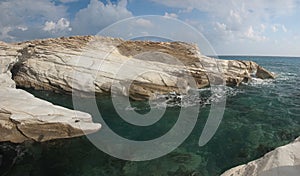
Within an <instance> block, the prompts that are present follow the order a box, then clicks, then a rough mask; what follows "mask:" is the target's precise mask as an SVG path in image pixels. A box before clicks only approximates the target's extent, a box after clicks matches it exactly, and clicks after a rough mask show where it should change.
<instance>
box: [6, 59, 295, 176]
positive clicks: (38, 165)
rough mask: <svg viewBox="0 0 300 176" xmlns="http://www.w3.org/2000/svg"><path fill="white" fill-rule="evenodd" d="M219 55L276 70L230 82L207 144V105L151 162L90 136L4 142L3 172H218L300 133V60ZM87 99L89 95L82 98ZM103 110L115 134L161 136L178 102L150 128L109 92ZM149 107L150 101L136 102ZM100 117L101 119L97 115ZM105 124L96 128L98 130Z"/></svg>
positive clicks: (65, 100) (71, 175) (54, 98)
mask: <svg viewBox="0 0 300 176" xmlns="http://www.w3.org/2000/svg"><path fill="white" fill-rule="evenodd" d="M220 58H221V59H236V60H252V61H255V62H257V63H258V64H260V65H262V66H263V67H265V68H267V69H268V70H270V71H272V72H274V73H275V74H276V75H277V77H276V79H275V80H264V81H263V80H260V79H253V80H252V81H251V82H250V83H247V84H242V85H240V86H239V87H228V88H226V91H227V101H226V109H225V113H224V117H223V120H222V122H221V124H220V127H219V128H218V130H217V132H216V134H215V135H214V137H213V138H212V139H211V140H210V141H209V143H208V144H206V145H205V146H202V147H199V145H198V140H199V135H200V134H201V132H202V130H203V127H204V125H205V122H206V120H207V116H208V113H209V110H210V104H209V103H207V104H205V105H203V106H202V107H201V109H200V113H199V115H198V121H197V124H196V125H195V128H194V129H193V131H192V133H191V135H190V136H189V137H188V138H187V140H185V141H184V142H183V144H182V145H180V146H179V147H178V148H177V149H176V150H174V151H173V152H171V153H169V154H168V155H166V156H163V157H160V158H158V159H154V160H150V161H141V162H134V161H125V160H121V159H117V158H114V157H111V156H109V155H108V154H106V153H104V152H102V151H101V150H99V149H98V148H97V147H95V146H94V145H93V144H92V143H91V142H90V141H89V139H88V138H87V137H85V136H83V137H78V138H73V139H64V140H55V141H50V142H46V143H42V144H40V143H25V144H18V145H16V144H11V143H1V144H0V164H1V165H0V175H20V176H27V175H28V176H29V175H32V176H40V175H49V176H53V175H56V176H63V175H64V176H96V175H97V176H98V175H109V176H121V175H124V176H135V175H141V176H147V175H153V176H156V175H164V176H167V175H170V176H176V175H178V176H181V175H193V176H196V175H205V176H206V175H208V176H214V175H220V174H221V173H223V172H224V171H226V170H227V169H229V168H232V167H234V166H237V165H240V164H244V163H247V162H249V161H251V160H253V159H256V158H259V157H261V156H263V155H264V154H265V153H267V152H268V151H271V150H272V149H274V148H276V147H278V146H281V145H284V144H287V143H289V142H291V141H293V140H294V139H295V138H296V137H298V136H300V69H299V68H300V58H292V57H256V56H248V57H245V56H243V57H242V56H222V57H220ZM27 91H29V92H31V93H32V94H34V95H35V96H37V97H40V98H42V99H45V100H48V101H50V102H52V103H54V104H57V105H62V106H64V107H68V108H73V106H72V97H71V96H70V95H61V94H56V93H52V92H46V91H34V90H30V89H27ZM83 101H84V100H83ZM97 104H98V107H99V111H100V112H101V114H102V116H103V118H104V120H105V121H106V123H107V124H108V125H109V126H110V127H111V129H113V130H114V131H115V132H116V133H118V134H122V135H123V136H124V137H126V138H129V139H135V140H149V139H153V138H156V137H158V136H160V135H162V134H164V133H166V132H167V131H168V130H170V129H171V128H172V126H173V125H174V123H176V121H177V118H178V113H179V111H180V109H181V108H184V107H178V106H176V105H174V106H169V107H168V108H167V111H166V113H165V114H164V117H163V118H162V119H161V120H159V121H158V122H157V123H156V124H155V125H152V126H150V127H135V126H133V125H130V124H128V123H126V122H125V121H124V120H123V119H121V118H120V117H119V116H118V114H117V113H116V111H115V109H114V107H113V105H112V102H111V98H110V96H102V97H99V98H98V99H97ZM132 106H133V108H128V111H130V110H136V111H138V112H140V113H147V111H148V110H149V108H150V107H149V104H147V102H133V103H132ZM93 118H94V120H95V121H97V117H95V115H94V116H93ZM100 132H101V130H100V131H99V133H100Z"/></svg>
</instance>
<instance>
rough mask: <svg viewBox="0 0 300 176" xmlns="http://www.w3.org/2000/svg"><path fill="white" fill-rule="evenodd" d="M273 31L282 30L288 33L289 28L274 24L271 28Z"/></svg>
mask: <svg viewBox="0 0 300 176" xmlns="http://www.w3.org/2000/svg"><path fill="white" fill-rule="evenodd" d="M271 29H272V31H273V32H278V31H280V30H281V31H283V32H287V31H288V30H287V28H286V27H285V25H283V24H273V25H272V26H271Z"/></svg>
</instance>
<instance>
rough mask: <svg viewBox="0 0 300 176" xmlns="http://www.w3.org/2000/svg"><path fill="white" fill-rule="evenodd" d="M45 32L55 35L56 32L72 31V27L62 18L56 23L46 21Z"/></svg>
mask: <svg viewBox="0 0 300 176" xmlns="http://www.w3.org/2000/svg"><path fill="white" fill-rule="evenodd" d="M43 30H44V31H48V32H54V33H55V32H63V31H71V30H72V28H71V27H70V22H69V21H68V20H67V19H65V18H61V19H59V20H58V21H57V22H56V23H55V22H53V21H46V22H45V26H44V28H43Z"/></svg>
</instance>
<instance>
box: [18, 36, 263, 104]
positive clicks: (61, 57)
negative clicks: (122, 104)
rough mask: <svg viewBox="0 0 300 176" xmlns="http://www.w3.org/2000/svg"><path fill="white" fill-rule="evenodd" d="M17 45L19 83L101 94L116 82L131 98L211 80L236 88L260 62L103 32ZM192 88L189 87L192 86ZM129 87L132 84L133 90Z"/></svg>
mask: <svg viewBox="0 0 300 176" xmlns="http://www.w3.org/2000/svg"><path fill="white" fill-rule="evenodd" d="M19 45H21V46H23V48H21V49H19V50H18V52H19V57H18V58H19V60H18V63H17V64H15V67H14V71H13V79H14V80H15V82H16V84H17V85H19V86H23V87H32V88H35V89H42V90H52V91H57V92H69V93H70V92H72V90H76V91H82V92H95V93H103V92H108V93H109V92H110V91H111V86H114V87H115V88H116V86H115V85H118V86H119V87H118V88H117V89H118V90H116V89H114V90H113V91H115V92H118V93H120V94H122V95H126V96H130V97H131V98H133V99H136V100H140V99H149V98H154V97H155V96H156V95H157V94H167V93H169V92H176V93H178V94H184V93H186V91H187V90H188V89H180V88H178V85H179V84H186V80H187V79H186V78H187V77H188V76H189V75H190V76H192V77H193V79H194V80H195V82H196V86H194V88H203V87H207V86H209V85H210V84H221V83H222V82H223V81H224V82H226V84H227V85H230V86H237V85H239V84H240V83H241V82H247V81H249V80H250V79H251V74H253V73H254V72H255V71H256V69H257V67H258V65H257V64H256V63H254V62H251V61H236V60H229V61H228V60H219V59H212V58H209V57H206V56H203V55H201V54H200V52H199V49H198V48H197V46H195V45H192V44H187V43H183V42H150V41H124V40H121V39H114V38H107V37H100V36H75V37H70V38H57V39H45V40H35V41H30V42H27V43H26V42H25V43H20V44H19ZM190 86H191V85H190ZM129 87H130V88H129Z"/></svg>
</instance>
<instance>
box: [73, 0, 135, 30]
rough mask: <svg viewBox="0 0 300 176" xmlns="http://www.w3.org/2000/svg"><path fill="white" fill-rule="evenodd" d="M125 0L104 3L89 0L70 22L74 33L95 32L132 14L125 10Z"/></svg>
mask: <svg viewBox="0 0 300 176" xmlns="http://www.w3.org/2000/svg"><path fill="white" fill-rule="evenodd" d="M126 6H127V0H120V1H119V2H118V3H115V4H114V3H111V2H110V1H109V2H108V4H104V3H102V2H101V1H98V0H91V1H90V4H89V5H88V6H87V7H86V8H84V9H81V10H80V11H79V12H78V13H77V14H76V15H75V20H74V21H73V22H72V25H71V26H72V29H73V32H74V34H97V33H98V32H99V31H100V30H101V29H103V28H104V27H106V26H108V25H110V24H112V23H114V22H117V21H118V20H122V19H124V18H128V17H131V16H132V13H131V12H130V11H128V10H127V8H126Z"/></svg>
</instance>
